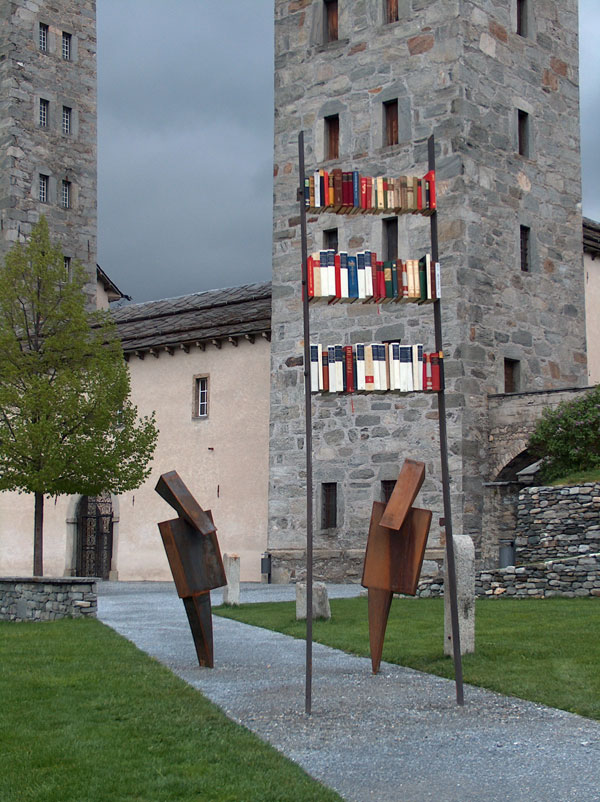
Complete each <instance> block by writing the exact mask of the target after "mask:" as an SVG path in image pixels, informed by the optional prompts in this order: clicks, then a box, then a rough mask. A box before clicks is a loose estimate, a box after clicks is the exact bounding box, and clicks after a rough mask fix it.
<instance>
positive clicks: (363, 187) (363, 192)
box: [360, 175, 367, 210]
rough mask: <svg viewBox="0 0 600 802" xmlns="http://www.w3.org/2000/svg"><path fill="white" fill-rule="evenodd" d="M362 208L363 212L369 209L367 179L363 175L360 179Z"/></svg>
mask: <svg viewBox="0 0 600 802" xmlns="http://www.w3.org/2000/svg"><path fill="white" fill-rule="evenodd" d="M360 208H361V209H363V210H365V209H366V208H367V179H366V177H365V176H362V175H361V177H360Z"/></svg>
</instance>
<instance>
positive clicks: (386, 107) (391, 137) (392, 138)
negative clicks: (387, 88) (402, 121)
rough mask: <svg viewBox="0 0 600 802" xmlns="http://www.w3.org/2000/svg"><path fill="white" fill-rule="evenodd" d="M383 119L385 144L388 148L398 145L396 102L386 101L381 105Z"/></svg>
mask: <svg viewBox="0 0 600 802" xmlns="http://www.w3.org/2000/svg"><path fill="white" fill-rule="evenodd" d="M383 115H384V119H385V142H384V144H385V145H387V146H388V147H389V146H390V145H397V144H398V100H388V101H387V103H384V104H383Z"/></svg>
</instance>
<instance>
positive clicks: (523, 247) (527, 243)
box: [519, 226, 531, 273]
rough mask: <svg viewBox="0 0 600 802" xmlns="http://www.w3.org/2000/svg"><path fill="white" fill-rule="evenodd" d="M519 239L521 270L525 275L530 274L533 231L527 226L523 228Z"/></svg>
mask: <svg viewBox="0 0 600 802" xmlns="http://www.w3.org/2000/svg"><path fill="white" fill-rule="evenodd" d="M519 237H520V243H519V246H520V252H521V270H522V271H523V273H529V271H530V269H531V229H530V228H528V227H527V226H521V228H520V234H519Z"/></svg>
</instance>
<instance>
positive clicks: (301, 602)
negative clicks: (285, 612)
mask: <svg viewBox="0 0 600 802" xmlns="http://www.w3.org/2000/svg"><path fill="white" fill-rule="evenodd" d="M312 588H313V593H312V617H313V619H314V618H326V619H329V618H331V609H330V607H329V597H328V595H327V586H326V585H325V583H324V582H313V586H312ZM306 615H307V613H306V582H298V583H297V584H296V620H297V621H306Z"/></svg>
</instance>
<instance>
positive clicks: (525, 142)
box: [517, 109, 529, 158]
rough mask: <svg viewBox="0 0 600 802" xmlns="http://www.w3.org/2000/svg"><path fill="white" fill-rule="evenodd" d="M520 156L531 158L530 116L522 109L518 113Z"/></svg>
mask: <svg viewBox="0 0 600 802" xmlns="http://www.w3.org/2000/svg"><path fill="white" fill-rule="evenodd" d="M517 118H518V119H517V126H518V136H519V155H520V156H525V158H529V114H527V112H526V111H522V110H521V109H519V110H518V112H517Z"/></svg>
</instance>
